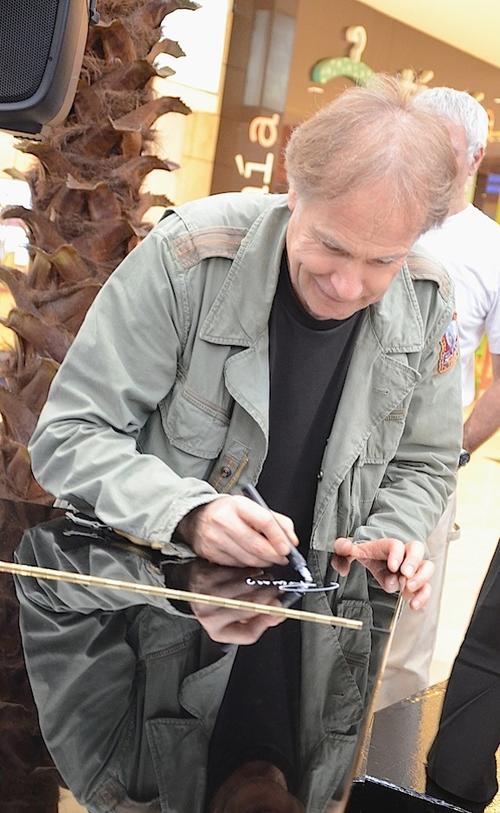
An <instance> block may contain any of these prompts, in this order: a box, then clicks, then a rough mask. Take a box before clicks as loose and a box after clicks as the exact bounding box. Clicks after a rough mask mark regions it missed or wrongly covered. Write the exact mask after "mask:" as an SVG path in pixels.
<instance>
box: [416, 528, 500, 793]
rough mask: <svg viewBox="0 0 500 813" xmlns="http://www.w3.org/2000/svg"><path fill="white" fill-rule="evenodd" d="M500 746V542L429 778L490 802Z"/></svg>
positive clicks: (461, 655) (450, 691) (448, 699)
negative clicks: (496, 754) (496, 757)
mask: <svg viewBox="0 0 500 813" xmlns="http://www.w3.org/2000/svg"><path fill="white" fill-rule="evenodd" d="M499 743H500V542H499V544H498V545H497V549H496V551H495V555H494V556H493V559H492V561H491V564H490V567H489V569H488V573H487V574H486V577H485V580H484V582H483V585H482V587H481V591H480V593H479V596H478V600H477V602H476V606H475V608H474V612H473V614H472V618H471V621H470V624H469V627H468V629H467V632H466V633H465V638H464V640H463V643H462V646H461V647H460V650H459V652H458V655H457V657H456V660H455V663H454V665H453V669H452V673H451V676H450V680H449V683H448V688H447V690H446V695H445V700H444V704H443V709H442V712H441V719H440V722H439V729H438V733H437V735H436V738H435V740H434V743H433V745H432V748H431V750H430V751H429V755H428V768H427V772H428V775H429V776H430V778H431V779H432V780H433V781H434V782H436V783H437V784H438V785H440V786H441V787H443V788H445V789H446V790H447V791H449V792H451V793H454V794H456V795H457V796H461V797H464V798H465V799H472V800H473V801H476V802H481V803H487V802H489V801H490V800H491V799H492V798H493V797H494V796H495V794H496V792H497V790H498V786H497V780H496V763H495V753H496V751H497V749H498V746H499Z"/></svg>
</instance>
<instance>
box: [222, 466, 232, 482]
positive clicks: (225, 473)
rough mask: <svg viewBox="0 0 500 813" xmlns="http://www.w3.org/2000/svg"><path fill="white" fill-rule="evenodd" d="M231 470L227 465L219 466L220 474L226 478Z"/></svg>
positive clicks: (229, 475) (230, 473)
mask: <svg viewBox="0 0 500 813" xmlns="http://www.w3.org/2000/svg"><path fill="white" fill-rule="evenodd" d="M232 473H233V470H232V469H230V468H229V466H221V470H220V475H221V477H224V479H226V478H227V477H231V475H232Z"/></svg>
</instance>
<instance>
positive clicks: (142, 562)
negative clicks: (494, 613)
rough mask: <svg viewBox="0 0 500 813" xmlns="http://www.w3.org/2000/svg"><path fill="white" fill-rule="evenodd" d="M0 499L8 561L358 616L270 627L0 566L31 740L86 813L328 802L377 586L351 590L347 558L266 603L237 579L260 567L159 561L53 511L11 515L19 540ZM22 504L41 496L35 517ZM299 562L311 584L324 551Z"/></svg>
mask: <svg viewBox="0 0 500 813" xmlns="http://www.w3.org/2000/svg"><path fill="white" fill-rule="evenodd" d="M4 509H5V510H4V527H5V528H6V529H8V528H10V532H9V540H10V541H9V543H8V545H7V546H5V545H4V556H3V558H4V559H8V558H10V557H9V556H8V550H7V549H6V548H10V550H12V551H13V549H14V548H17V550H16V552H15V555H14V558H15V560H16V561H17V562H20V563H23V564H25V565H26V564H27V565H31V566H33V565H34V566H37V567H44V568H51V569H56V570H58V571H65V572H69V573H73V574H91V575H94V576H99V577H101V578H102V577H104V578H108V579H120V580H125V581H128V582H133V583H134V584H136V585H138V584H140V585H143V586H145V587H148V586H153V587H154V586H163V585H165V584H167V585H169V586H175V587H176V588H179V587H180V588H187V589H189V590H195V591H196V592H205V593H210V594H212V595H216V596H219V597H220V596H222V597H243V598H245V599H250V600H252V596H254V600H257V601H259V602H262V601H264V602H266V601H268V602H273V603H276V602H280V603H281V602H283V601H284V600H285V601H286V602H293V606H294V607H298V606H300V607H301V608H302V609H306V610H307V609H310V610H311V611H314V612H319V613H324V614H331V613H334V614H336V615H340V616H343V617H350V618H357V619H361V620H363V622H364V626H363V629H362V630H351V629H346V628H342V627H338V626H328V625H324V624H318V623H314V622H312V621H307V622H301V623H299V622H297V621H290V620H287V621H283V622H282V623H279V624H278V625H277V621H279V619H273V618H272V617H271V616H264V615H262V614H259V613H257V612H255V613H254V612H251V611H248V610H245V611H244V612H242V611H241V610H234V609H231V608H227V607H220V606H211V605H207V604H201V603H200V604H199V603H197V602H188V601H183V600H180V601H178V600H175V601H170V600H168V599H167V598H166V597H164V596H163V595H146V594H140V593H137V592H131V591H129V590H127V589H123V590H112V589H109V588H107V587H102V586H95V585H85V584H71V583H68V582H65V581H60V580H57V581H54V580H47V579H43V578H31V577H25V576H19V577H16V579H15V581H16V589H17V595H18V599H19V602H20V626H21V632H22V642H23V651H24V658H25V661H26V667H27V671H28V675H29V679H30V686H31V691H32V692H33V696H34V699H35V703H36V706H37V710H38V718H39V725H40V729H41V732H42V734H43V739H44V742H45V745H46V748H47V749H48V752H49V753H50V756H51V759H52V761H53V763H54V764H55V766H56V768H57V771H58V773H59V775H60V777H61V783H64V784H66V785H67V786H68V787H69V789H70V790H71V791H72V792H73V793H74V795H75V796H76V797H77V798H78V799H79V800H80V802H81V803H82V804H84V805H85V806H86V807H87V808H88V810H89V811H99V812H100V811H103V813H104V811H108V810H116V811H118V813H125V811H127V812H129V811H136V813H142V811H144V812H145V811H148V813H150V812H151V811H169V813H174V812H175V813H184V812H185V813H196V812H197V811H200V813H202V811H208V810H210V811H216V813H219V811H226V813H229V812H230V811H238V813H253V811H257V810H259V811H260V810H263V809H265V810H269V811H271V810H273V811H276V813H280V812H281V811H283V813H294V811H304V810H308V811H309V810H310V811H328V813H333V811H335V813H337V811H341V810H343V809H344V802H343V801H342V800H343V799H344V800H345V797H346V795H347V793H348V789H349V784H350V779H351V775H352V771H353V769H354V763H355V758H356V754H357V751H358V750H359V748H360V745H361V739H362V735H363V731H364V725H365V723H366V717H367V711H368V709H369V706H370V700H371V696H372V691H373V686H374V683H375V681H376V678H377V675H378V672H379V668H380V664H381V659H382V656H383V654H384V650H385V647H386V644H387V640H388V635H387V630H388V629H389V627H390V624H391V620H392V617H393V609H394V604H395V598H394V596H388V595H387V594H385V593H384V592H383V591H382V590H380V589H379V588H378V587H377V586H375V585H372V586H371V588H370V594H369V600H366V592H365V594H364V595H362V594H361V593H360V595H359V596H358V595H357V592H356V591H357V589H358V585H359V584H362V582H363V580H362V579H360V578H359V572H358V573H357V574H355V577H354V578H353V577H352V571H351V574H349V576H348V577H347V578H345V577H343V578H339V579H338V581H339V588H338V589H335V590H332V591H331V592H330V593H325V592H318V593H315V594H313V595H308V596H306V597H304V596H302V595H298V594H297V593H296V592H294V593H293V595H290V594H288V595H287V594H285V599H284V596H283V593H282V591H280V590H279V589H278V588H277V587H276V586H268V585H264V586H259V585H257V584H255V583H250V584H249V583H248V581H247V580H248V578H250V581H251V582H252V579H253V581H254V582H255V580H256V579H257V580H259V578H260V576H262V574H255V573H253V574H251V573H250V574H249V573H246V571H241V570H239V569H230V568H219V567H215V566H212V565H209V564H208V563H206V562H203V561H200V560H192V561H189V562H184V563H183V564H180V563H178V562H175V561H172V560H170V561H167V560H165V559H164V557H162V556H161V554H159V553H156V552H152V551H150V550H149V549H147V548H144V547H138V546H136V545H132V544H131V543H129V542H127V541H124V540H123V539H121V538H119V537H117V536H116V535H114V534H111V533H110V532H109V531H106V532H103V531H102V529H96V528H91V527H79V526H78V525H77V524H75V523H74V522H73V521H72V520H71V519H68V518H66V517H64V516H57V515H56V518H55V519H52V520H51V521H49V522H43V523H42V524H39V525H37V526H35V527H32V528H30V529H26V530H25V531H24V534H23V535H22V539H21V540H20V539H19V537H20V531H22V530H23V526H24V528H26V526H27V525H28V523H29V519H30V512H29V511H28V510H27V509H26V516H24V517H23V521H20V518H19V516H17V517H16V516H15V512H16V510H17V509H15V508H14V507H12V506H11V513H10V514H9V510H8V508H7V507H6V506H4ZM37 510H38V509H37ZM36 513H37V512H36V511H35V514H36ZM57 513H60V512H56V514H57ZM40 515H42V518H45V517H46V516H47V510H46V509H40V510H39V511H38V515H37V516H36V517H35V521H36V520H37V519H38V518H39V517H40ZM15 525H17V531H16V533H15V532H14V526H15ZM16 534H17V535H16ZM5 554H7V555H5ZM315 567H316V573H318V572H319V571H320V570H321V567H323V572H324V574H325V582H326V583H328V584H329V581H332V580H333V581H335V579H336V574H335V573H334V571H332V570H331V569H328V568H329V562H328V561H327V560H326V558H325V561H324V562H323V563H320V562H319V561H316V563H315ZM278 575H280V574H278ZM281 575H282V574H281ZM2 578H3V579H6V578H10V577H2ZM255 596H258V597H257V598H255ZM237 644H241V646H238V645H237ZM245 644H246V645H245ZM279 653H281V654H279ZM267 681H268V683H269V686H268V683H267ZM228 686H229V687H230V689H228ZM267 689H268V690H267ZM221 709H223V710H224V712H223V711H221ZM228 710H229V711H228ZM214 730H215V732H216V734H214V733H213V732H214ZM221 731H222V733H221ZM250 745H251V747H250ZM228 749H231V750H228ZM239 751H241V754H240V753H239ZM241 761H243V762H244V767H242V765H241V764H240V763H241ZM49 764H50V762H49ZM252 771H253V776H252V777H250V774H251V773H252ZM207 788H208V792H207Z"/></svg>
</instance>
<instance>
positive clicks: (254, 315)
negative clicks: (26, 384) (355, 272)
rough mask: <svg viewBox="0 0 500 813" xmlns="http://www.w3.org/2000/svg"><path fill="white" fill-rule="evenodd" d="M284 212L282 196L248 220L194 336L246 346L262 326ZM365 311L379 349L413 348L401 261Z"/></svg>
mask: <svg viewBox="0 0 500 813" xmlns="http://www.w3.org/2000/svg"><path fill="white" fill-rule="evenodd" d="M289 218H290V211H289V209H288V206H287V202H286V196H285V195H279V196H276V205H275V206H271V207H270V208H268V209H266V210H265V211H264V212H263V213H262V214H261V215H260V216H259V217H258V218H257V219H256V220H255V221H254V223H253V224H252V226H251V228H250V229H249V231H248V233H247V235H246V236H245V237H244V238H243V240H242V242H241V245H240V248H239V250H238V252H237V254H236V257H235V259H234V260H233V263H232V265H231V268H230V270H229V272H228V275H227V277H226V280H225V282H224V284H223V285H222V287H221V289H220V291H219V293H218V295H217V296H216V298H215V301H214V303H213V305H212V306H211V308H210V310H209V312H208V315H207V317H206V319H205V322H204V323H203V325H202V328H201V332H200V337H201V338H202V339H204V340H205V341H208V342H212V343H214V344H232V345H236V346H241V347H251V346H252V345H254V344H255V342H256V341H257V340H258V338H259V336H261V335H262V333H263V332H264V331H265V330H266V328H267V324H268V321H269V314H270V311H271V306H272V302H273V298H274V294H275V291H276V286H277V283H278V276H279V270H280V263H281V256H282V253H283V248H284V245H285V238H286V230H287V226H288V221H289ZM368 312H369V313H368V317H369V321H370V326H371V329H372V331H373V333H374V336H375V338H376V341H377V342H378V344H379V345H380V347H381V349H382V351H383V352H385V353H410V352H418V351H419V350H421V349H422V347H423V343H424V326H423V322H422V317H421V315H420V309H419V306H418V302H417V298H416V295H415V290H414V287H413V283H412V280H411V276H410V272H409V269H408V266H407V264H406V263H405V264H404V265H403V266H402V268H401V271H400V273H399V274H398V275H397V277H395V279H394V280H393V282H392V283H391V285H390V287H389V289H388V290H387V292H386V293H385V294H384V296H383V297H382V299H381V300H380V302H377V303H375V304H374V305H370V307H369V309H368Z"/></svg>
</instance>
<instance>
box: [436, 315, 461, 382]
mask: <svg viewBox="0 0 500 813" xmlns="http://www.w3.org/2000/svg"><path fill="white" fill-rule="evenodd" d="M458 355H459V343H458V325H457V314H456V313H454V314H453V316H452V317H451V322H450V324H449V325H448V327H447V328H446V330H445V332H444V333H443V335H442V336H441V339H440V341H439V358H438V366H437V371H438V373H446V372H447V371H448V370H451V368H452V367H454V366H455V364H456V361H457V359H458Z"/></svg>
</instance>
